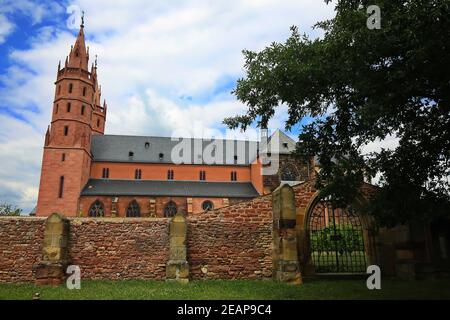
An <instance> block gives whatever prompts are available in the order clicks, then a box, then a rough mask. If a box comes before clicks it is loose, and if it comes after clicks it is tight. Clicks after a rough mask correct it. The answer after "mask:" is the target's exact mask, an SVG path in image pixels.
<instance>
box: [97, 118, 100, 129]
mask: <svg viewBox="0 0 450 320" xmlns="http://www.w3.org/2000/svg"><path fill="white" fill-rule="evenodd" d="M97 127H100V119H97Z"/></svg>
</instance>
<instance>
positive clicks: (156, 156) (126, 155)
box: [91, 135, 258, 165]
mask: <svg viewBox="0 0 450 320" xmlns="http://www.w3.org/2000/svg"><path fill="white" fill-rule="evenodd" d="M184 141H185V142H186V145H187V146H190V148H191V152H190V153H191V155H190V157H189V158H190V159H189V158H188V157H186V159H189V160H188V161H189V162H188V163H191V164H217V165H221V164H224V165H227V164H228V165H249V164H251V163H252V162H253V161H254V160H255V159H256V155H257V149H258V142H256V141H243V140H240V141H238V142H237V143H234V148H233V147H231V148H228V149H231V150H233V152H232V154H230V153H228V154H227V152H226V149H227V147H226V145H227V143H233V142H234V141H233V140H221V139H217V140H216V141H215V144H216V148H217V150H216V151H213V152H211V150H212V149H213V145H211V146H209V145H210V144H211V143H212V141H211V140H202V139H187V140H184ZM218 142H219V143H218ZM179 143H180V142H179V141H172V138H170V137H145V136H124V135H95V136H92V146H91V152H92V155H93V158H94V159H93V160H94V161H108V162H136V163H177V162H176V161H172V157H171V153H172V150H173V148H174V147H175V146H176V145H177V144H179ZM183 143H184V142H183ZM220 143H221V144H222V146H221V147H222V149H223V152H222V157H220V156H219V155H220V152H218V150H219V149H218V148H220ZM196 146H200V147H196ZM208 146H209V149H206V152H205V154H209V155H212V156H214V157H216V155H217V157H216V158H218V159H219V161H217V162H216V163H211V162H212V160H208V159H203V157H202V154H203V150H205V148H207V147H208ZM238 146H243V147H239V148H240V150H241V149H242V151H240V152H237V150H238ZM186 149H188V148H186ZM195 150H199V152H195ZM216 152H217V153H216ZM130 153H132V156H130ZM161 155H162V157H160V156H161ZM235 155H237V159H235V158H234V156H235Z"/></svg>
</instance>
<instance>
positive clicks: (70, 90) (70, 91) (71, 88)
mask: <svg viewBox="0 0 450 320" xmlns="http://www.w3.org/2000/svg"><path fill="white" fill-rule="evenodd" d="M72 90H73V84H71V83H69V93H72Z"/></svg>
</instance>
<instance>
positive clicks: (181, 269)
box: [166, 212, 189, 283]
mask: <svg viewBox="0 0 450 320" xmlns="http://www.w3.org/2000/svg"><path fill="white" fill-rule="evenodd" d="M186 235H187V224H186V218H185V217H184V216H183V214H182V213H180V212H179V213H177V214H176V215H175V217H173V218H172V219H171V220H170V225H169V241H170V243H169V244H170V250H169V255H170V256H169V261H168V262H167V264H166V280H167V281H171V280H172V281H178V282H183V283H187V282H189V264H188V262H187V259H186Z"/></svg>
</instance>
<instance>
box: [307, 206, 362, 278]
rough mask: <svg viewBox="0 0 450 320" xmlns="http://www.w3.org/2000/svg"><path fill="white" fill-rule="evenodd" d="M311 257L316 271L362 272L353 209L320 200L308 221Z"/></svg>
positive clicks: (359, 236)
mask: <svg viewBox="0 0 450 320" xmlns="http://www.w3.org/2000/svg"><path fill="white" fill-rule="evenodd" d="M308 228H309V243H310V252H311V259H312V262H313V265H314V269H315V272H316V273H365V272H366V254H365V250H364V237H363V228H362V225H361V220H360V218H359V216H358V214H357V213H356V212H355V210H354V209H352V208H351V207H348V208H346V209H339V208H337V209H333V207H332V206H331V203H330V202H327V201H319V202H318V203H317V204H316V205H315V206H314V208H313V210H312V212H311V214H310V216H309V222H308Z"/></svg>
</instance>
